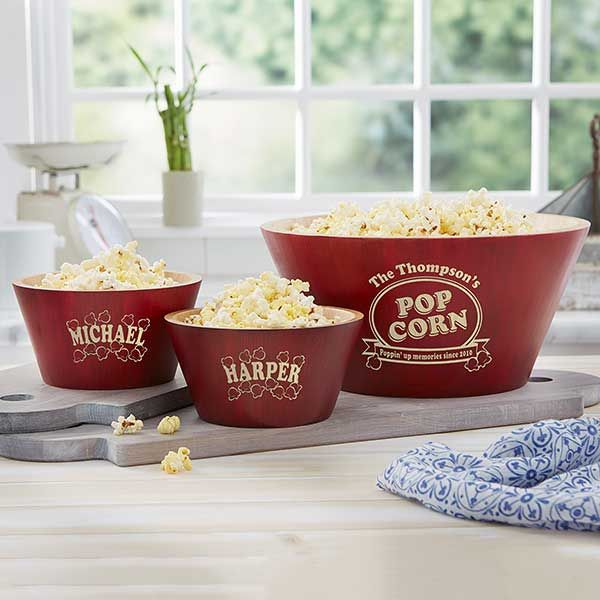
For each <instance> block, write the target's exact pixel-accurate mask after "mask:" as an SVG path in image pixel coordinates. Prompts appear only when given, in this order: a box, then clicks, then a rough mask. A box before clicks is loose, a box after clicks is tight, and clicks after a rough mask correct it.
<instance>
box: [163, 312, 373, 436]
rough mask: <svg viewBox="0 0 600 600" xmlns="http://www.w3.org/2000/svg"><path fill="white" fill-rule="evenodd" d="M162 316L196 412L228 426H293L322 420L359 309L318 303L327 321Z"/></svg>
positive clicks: (354, 331)
mask: <svg viewBox="0 0 600 600" xmlns="http://www.w3.org/2000/svg"><path fill="white" fill-rule="evenodd" d="M198 311H199V309H193V310H184V311H177V312H175V313H171V314H169V315H167V316H166V317H165V319H166V321H167V324H168V326H169V333H170V334H171V339H172V340H173V346H174V347H175V352H176V354H177V358H178V359H179V363H180V364H181V370H182V371H183V375H184V377H185V380H186V382H187V384H188V387H189V390H190V394H191V396H192V400H193V401H194V404H195V406H196V410H197V411H198V414H199V415H200V418H201V419H204V420H205V421H208V422H209V423H216V424H218V425H229V426H232V427H295V426H299V425H308V424H309V423H316V422H318V421H323V420H325V419H327V418H328V417H329V415H331V413H332V411H333V408H334V406H335V403H336V402H337V398H338V395H339V393H340V388H341V386H342V379H343V378H344V371H345V369H346V365H347V364H348V359H349V358H350V352H351V351H352V347H353V346H354V344H355V343H356V337H357V335H358V332H359V330H360V323H361V321H362V318H363V315H362V314H361V313H359V312H357V311H354V310H348V309H345V308H334V307H331V306H326V307H323V312H324V313H325V315H327V316H329V317H337V318H338V319H339V320H338V322H336V323H334V324H332V325H321V326H317V327H298V328H293V329H291V328H278V329H225V328H219V327H203V326H197V325H191V324H188V323H185V322H184V321H185V318H186V317H187V316H189V315H191V314H196V313H198Z"/></svg>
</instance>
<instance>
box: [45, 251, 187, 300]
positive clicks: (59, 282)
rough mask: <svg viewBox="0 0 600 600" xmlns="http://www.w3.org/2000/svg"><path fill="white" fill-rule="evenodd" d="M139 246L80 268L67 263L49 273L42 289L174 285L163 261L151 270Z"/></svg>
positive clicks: (92, 260)
mask: <svg viewBox="0 0 600 600" xmlns="http://www.w3.org/2000/svg"><path fill="white" fill-rule="evenodd" d="M137 246H138V243H137V242H136V241H133V242H128V243H127V244H126V245H125V246H124V247H123V246H120V245H119V244H117V245H115V246H113V247H112V248H110V249H109V250H106V251H105V252H101V253H100V254H98V255H97V256H94V257H93V258H89V259H87V260H84V261H83V262H82V263H81V264H79V265H72V264H70V263H64V264H63V265H62V267H61V268H60V271H58V272H57V273H46V275H45V276H44V278H43V279H42V283H41V287H43V288H51V289H56V290H135V289H141V288H154V287H165V286H169V285H174V284H175V281H173V279H171V278H170V277H167V276H166V275H165V268H166V264H165V261H164V260H159V261H156V262H155V263H154V264H153V265H152V266H150V263H149V262H148V261H147V260H146V259H145V258H144V257H143V256H140V255H139V254H137V252H136V250H137Z"/></svg>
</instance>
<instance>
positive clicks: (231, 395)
mask: <svg viewBox="0 0 600 600" xmlns="http://www.w3.org/2000/svg"><path fill="white" fill-rule="evenodd" d="M305 363H306V357H305V356H304V355H303V354H298V355H295V356H291V355H290V353H289V352H288V351H287V350H282V351H281V352H279V353H278V354H277V356H276V357H275V359H274V360H269V359H268V358H267V353H266V352H265V349H264V348H263V347H262V346H259V347H258V348H255V349H254V350H250V349H248V348H245V349H244V350H242V351H241V352H240V353H239V354H238V355H237V356H236V357H233V356H224V357H222V358H221V367H222V368H223V370H224V371H225V376H226V377H227V383H228V384H229V388H228V389H227V399H228V400H229V401H230V402H233V401H235V400H238V399H239V398H241V397H247V398H253V399H257V398H262V397H263V396H264V395H265V394H269V395H270V396H271V397H272V398H275V399H276V400H282V401H283V400H288V401H291V400H296V399H297V398H298V396H299V395H300V392H301V391H302V385H301V384H300V373H301V371H302V368H303V367H304V365H305Z"/></svg>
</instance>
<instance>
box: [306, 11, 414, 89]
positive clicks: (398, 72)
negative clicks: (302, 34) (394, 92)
mask: <svg viewBox="0 0 600 600" xmlns="http://www.w3.org/2000/svg"><path fill="white" fill-rule="evenodd" d="M312 54H313V57H312V75H313V80H314V82H316V83H407V82H410V81H412V0H352V2H348V0H313V2H312Z"/></svg>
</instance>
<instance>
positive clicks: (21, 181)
mask: <svg viewBox="0 0 600 600" xmlns="http://www.w3.org/2000/svg"><path fill="white" fill-rule="evenodd" d="M26 11H27V5H26V2H25V0H3V1H2V2H1V3H0V222H5V221H9V220H13V219H14V217H15V206H16V196H17V193H18V192H19V191H21V190H23V189H29V170H28V169H26V168H24V167H21V166H19V165H18V164H17V163H15V162H14V161H13V160H12V159H11V158H10V157H9V156H8V154H7V152H6V150H5V148H4V146H3V144H4V143H5V142H29V141H30V136H31V133H32V122H31V118H30V113H31V111H30V90H29V75H28V72H29V69H28V60H29V48H28V47H29V40H28V35H27V18H26V17H27V12H26Z"/></svg>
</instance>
